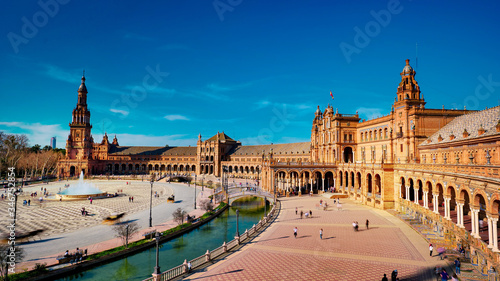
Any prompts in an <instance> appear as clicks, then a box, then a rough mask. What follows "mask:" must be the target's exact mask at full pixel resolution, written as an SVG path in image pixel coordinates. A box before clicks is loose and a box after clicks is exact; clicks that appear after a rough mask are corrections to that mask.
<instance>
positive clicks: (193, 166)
mask: <svg viewBox="0 0 500 281" xmlns="http://www.w3.org/2000/svg"><path fill="white" fill-rule="evenodd" d="M191 171H193V172H195V173H196V165H191Z"/></svg>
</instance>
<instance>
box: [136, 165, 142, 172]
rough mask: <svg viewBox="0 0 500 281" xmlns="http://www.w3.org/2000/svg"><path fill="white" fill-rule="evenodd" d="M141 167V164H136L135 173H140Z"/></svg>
mask: <svg viewBox="0 0 500 281" xmlns="http://www.w3.org/2000/svg"><path fill="white" fill-rule="evenodd" d="M140 167H141V165H139V164H135V171H136V172H139V169H140Z"/></svg>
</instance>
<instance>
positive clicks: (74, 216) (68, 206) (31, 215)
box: [0, 180, 172, 240]
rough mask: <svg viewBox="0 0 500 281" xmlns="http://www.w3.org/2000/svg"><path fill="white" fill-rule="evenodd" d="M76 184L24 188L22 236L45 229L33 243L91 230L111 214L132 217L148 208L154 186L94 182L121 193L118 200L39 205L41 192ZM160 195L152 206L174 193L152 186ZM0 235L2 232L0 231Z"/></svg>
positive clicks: (3, 203) (1, 220)
mask: <svg viewBox="0 0 500 281" xmlns="http://www.w3.org/2000/svg"><path fill="white" fill-rule="evenodd" d="M67 183H70V184H71V183H75V181H70V182H66V181H61V182H56V183H51V184H49V185H45V184H39V185H36V186H28V187H25V188H24V190H23V191H24V192H23V194H22V195H21V196H19V199H18V202H17V222H18V223H17V225H16V230H17V231H19V232H20V233H23V232H29V231H33V230H37V229H44V230H45V231H44V232H43V233H42V234H40V235H39V236H40V237H33V238H32V240H38V239H40V238H43V237H48V236H51V235H54V234H60V233H68V232H72V231H75V230H78V229H81V228H84V227H90V226H94V225H98V224H100V223H102V221H103V219H104V218H106V217H108V216H109V215H111V214H112V213H126V214H133V213H136V212H138V211H141V210H144V209H147V208H149V200H150V190H151V186H150V183H149V182H148V181H146V182H141V181H129V183H130V184H128V185H127V181H106V180H94V181H92V183H93V184H95V185H97V186H98V187H99V188H100V189H101V190H102V191H106V192H108V193H113V194H114V193H115V192H117V191H118V190H123V191H121V192H118V194H119V196H118V197H112V198H105V199H96V200H93V202H92V204H90V202H89V201H88V200H80V201H62V202H60V201H57V200H53V201H50V200H45V201H43V202H39V201H38V198H40V189H41V188H47V192H49V193H50V194H55V193H56V192H58V191H59V189H60V188H61V189H64V184H67ZM35 191H36V192H38V196H37V197H31V196H30V194H31V193H34V192H35ZM154 192H157V193H158V194H159V195H160V196H159V197H153V206H156V205H158V204H160V203H162V202H165V201H167V197H168V196H170V194H172V191H171V190H170V189H169V188H168V187H166V186H161V185H156V186H153V193H154ZM129 196H133V197H134V202H133V203H131V202H129V201H128V197H129ZM23 200H31V205H30V206H28V205H23ZM8 202H9V201H7V200H0V209H2V210H7V209H8V208H9V207H8V205H7V204H8ZM82 207H85V210H87V211H88V213H89V216H82V215H81V209H82ZM8 222H10V217H8V216H2V217H0V224H2V225H8ZM0 232H1V231H0Z"/></svg>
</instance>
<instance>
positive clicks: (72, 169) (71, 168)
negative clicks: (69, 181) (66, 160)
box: [69, 166, 76, 177]
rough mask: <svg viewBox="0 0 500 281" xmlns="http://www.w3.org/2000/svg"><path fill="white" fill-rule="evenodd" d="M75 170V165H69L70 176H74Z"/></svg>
mask: <svg viewBox="0 0 500 281" xmlns="http://www.w3.org/2000/svg"><path fill="white" fill-rule="evenodd" d="M75 171H76V167H75V166H71V167H69V176H70V177H74V176H75Z"/></svg>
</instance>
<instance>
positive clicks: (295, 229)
mask: <svg viewBox="0 0 500 281" xmlns="http://www.w3.org/2000/svg"><path fill="white" fill-rule="evenodd" d="M293 236H295V238H297V227H295V228H294V229H293Z"/></svg>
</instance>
